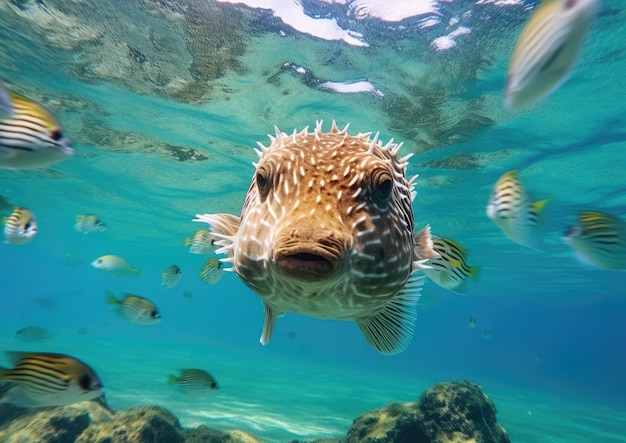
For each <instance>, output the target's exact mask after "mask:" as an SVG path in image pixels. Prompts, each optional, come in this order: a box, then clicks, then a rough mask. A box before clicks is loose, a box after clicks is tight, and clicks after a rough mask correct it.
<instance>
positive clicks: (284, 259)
mask: <svg viewBox="0 0 626 443" xmlns="http://www.w3.org/2000/svg"><path fill="white" fill-rule="evenodd" d="M338 263H339V260H338V257H335V256H333V255H331V254H329V253H328V252H327V251H318V250H314V249H310V250H306V249H300V250H297V251H284V252H282V253H281V254H279V255H278V257H277V259H276V265H277V266H278V268H279V269H280V270H281V271H283V272H284V273H286V274H287V275H290V276H292V277H296V278H298V279H302V280H310V281H312V280H319V279H322V278H324V277H327V276H329V275H330V274H332V273H333V272H334V271H335V269H336V268H337V265H338Z"/></svg>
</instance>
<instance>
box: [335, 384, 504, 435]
mask: <svg viewBox="0 0 626 443" xmlns="http://www.w3.org/2000/svg"><path fill="white" fill-rule="evenodd" d="M393 442H413V443H422V442H423V443H509V442H510V440H509V437H508V434H507V433H506V431H505V430H504V428H503V427H502V426H500V425H499V424H498V422H497V420H496V407H495V405H494V404H493V401H491V399H490V398H489V397H487V396H486V395H485V394H484V393H483V391H482V390H481V389H480V387H479V386H478V385H476V384H474V383H471V382H468V381H459V382H452V383H438V384H436V385H434V386H433V387H431V388H430V389H428V390H427V391H426V392H424V393H423V394H422V395H421V397H420V399H419V401H417V402H412V403H392V404H389V405H387V406H385V407H384V408H382V409H378V410H375V411H370V412H366V413H365V414H363V415H361V416H360V417H358V418H357V419H356V420H354V423H353V424H352V427H351V428H350V430H349V431H348V435H347V436H346V438H345V443H393Z"/></svg>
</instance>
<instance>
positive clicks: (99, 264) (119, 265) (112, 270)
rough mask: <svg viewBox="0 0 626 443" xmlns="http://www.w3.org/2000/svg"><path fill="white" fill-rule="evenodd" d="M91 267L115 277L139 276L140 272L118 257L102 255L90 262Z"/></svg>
mask: <svg viewBox="0 0 626 443" xmlns="http://www.w3.org/2000/svg"><path fill="white" fill-rule="evenodd" d="M91 266H93V267H94V268H96V269H100V270H101V271H106V272H108V273H109V274H112V275H117V276H126V275H139V272H140V271H139V269H136V268H134V267H132V266H131V265H130V263H128V262H127V261H126V260H125V259H124V258H122V257H120V256H119V255H103V256H102V257H98V258H97V259H95V260H94V261H92V262H91Z"/></svg>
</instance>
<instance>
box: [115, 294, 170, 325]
mask: <svg viewBox="0 0 626 443" xmlns="http://www.w3.org/2000/svg"><path fill="white" fill-rule="evenodd" d="M105 300H106V302H107V304H109V305H115V306H117V313H118V314H119V315H122V316H124V317H125V318H127V319H128V320H130V321H131V322H133V323H137V324H140V325H154V324H156V323H158V322H160V321H161V314H160V313H159V310H158V309H157V307H156V305H155V304H154V303H152V302H151V301H150V300H148V299H147V298H144V297H141V296H139V295H132V294H124V298H123V299H121V300H119V299H117V298H115V296H114V295H113V294H112V293H111V292H110V291H107V292H106V295H105Z"/></svg>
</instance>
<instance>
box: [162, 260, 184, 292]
mask: <svg viewBox="0 0 626 443" xmlns="http://www.w3.org/2000/svg"><path fill="white" fill-rule="evenodd" d="M182 276H183V272H182V271H181V270H180V268H179V267H178V265H170V266H168V267H167V269H165V271H163V274H161V277H162V282H161V284H162V285H163V286H165V287H166V288H173V287H174V286H176V285H177V284H178V282H179V281H180V279H181V277H182Z"/></svg>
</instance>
